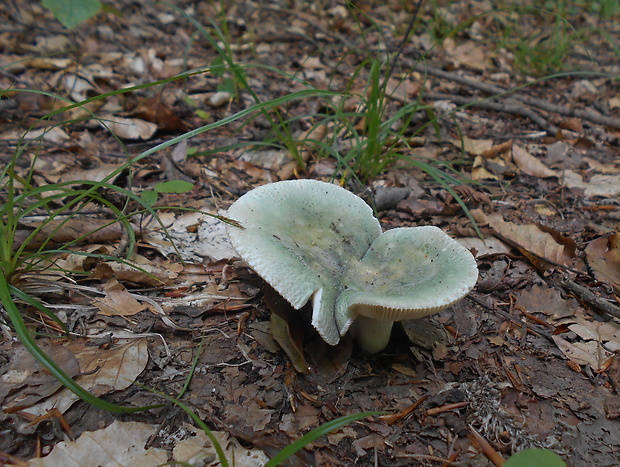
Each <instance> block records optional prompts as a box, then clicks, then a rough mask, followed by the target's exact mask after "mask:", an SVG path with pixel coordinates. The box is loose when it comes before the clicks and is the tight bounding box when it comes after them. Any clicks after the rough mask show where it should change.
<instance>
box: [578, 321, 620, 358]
mask: <svg viewBox="0 0 620 467" xmlns="http://www.w3.org/2000/svg"><path fill="white" fill-rule="evenodd" d="M575 319H576V321H577V322H576V323H574V324H570V325H569V326H568V328H569V329H570V330H571V331H573V332H574V333H575V334H577V335H578V336H579V337H581V338H582V339H583V340H585V341H589V340H591V341H596V342H599V343H601V345H602V346H603V347H604V348H605V349H606V350H608V351H610V352H618V351H620V324H618V323H617V322H615V321H608V322H604V323H603V322H600V321H588V320H587V319H585V318H584V317H583V316H582V315H577V316H575Z"/></svg>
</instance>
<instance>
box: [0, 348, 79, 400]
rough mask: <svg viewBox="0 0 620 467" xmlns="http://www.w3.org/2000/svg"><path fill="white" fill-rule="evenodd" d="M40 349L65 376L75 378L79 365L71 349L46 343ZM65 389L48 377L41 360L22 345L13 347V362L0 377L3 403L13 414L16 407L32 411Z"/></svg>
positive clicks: (0, 393)
mask: <svg viewBox="0 0 620 467" xmlns="http://www.w3.org/2000/svg"><path fill="white" fill-rule="evenodd" d="M38 345H39V347H40V348H41V350H43V351H44V352H45V353H46V354H47V355H48V356H49V357H50V358H51V359H52V360H53V361H54V362H55V363H56V364H57V365H58V366H59V367H60V368H62V369H63V371H64V372H65V373H67V374H68V375H69V376H75V375H77V374H78V373H79V372H80V365H79V363H78V361H77V359H76V358H75V356H74V355H73V353H72V352H71V350H69V349H68V348H66V347H65V346H62V345H59V344H56V343H54V342H52V341H50V340H47V339H41V340H39V341H38ZM61 387H62V383H61V382H60V381H58V379H57V378H56V377H55V376H54V375H52V374H51V373H49V372H48V371H47V370H46V369H45V368H44V367H43V365H42V364H41V363H39V361H38V360H36V359H35V358H34V357H33V356H32V354H31V353H30V352H28V350H27V349H26V347H24V346H23V345H22V344H20V343H15V344H14V345H13V346H12V352H11V361H10V364H9V366H8V368H7V370H6V372H5V373H4V374H3V375H2V376H1V377H0V401H1V400H2V399H3V398H4V397H5V396H7V394H11V395H10V397H9V398H7V399H6V400H4V402H3V408H4V410H5V411H11V408H13V407H30V406H32V405H34V404H36V403H37V402H39V401H40V400H42V399H45V398H46V397H48V396H51V395H52V394H54V393H55V392H56V391H58V390H59V389H60V388H61Z"/></svg>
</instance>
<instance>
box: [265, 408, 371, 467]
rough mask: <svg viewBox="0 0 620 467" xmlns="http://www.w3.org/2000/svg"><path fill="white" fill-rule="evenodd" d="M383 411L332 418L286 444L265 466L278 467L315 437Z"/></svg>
mask: <svg viewBox="0 0 620 467" xmlns="http://www.w3.org/2000/svg"><path fill="white" fill-rule="evenodd" d="M382 413H383V412H361V413H354V414H351V415H345V416H344V417H340V418H337V419H335V420H332V421H331V422H327V423H325V424H324V425H321V426H319V427H317V428H315V429H314V430H312V431H310V432H308V433H306V434H305V435H303V436H302V437H301V438H299V439H298V440H296V441H294V442H293V443H291V444H289V445H288V446H286V447H285V448H284V449H282V450H281V451H280V452H278V453H277V454H276V455H275V456H273V457H272V458H271V459H270V460H269V462H267V463H266V464H265V465H264V467H276V466H278V465H280V464H281V463H282V462H284V461H285V460H286V459H288V458H289V457H290V456H292V455H293V454H295V453H296V452H297V451H299V450H301V449H303V448H304V447H305V446H307V445H308V444H309V443H311V442H312V441H314V440H315V439H318V438H320V437H321V436H323V435H326V434H327V433H329V432H330V431H333V430H336V429H338V428H340V427H341V426H344V425H348V424H349V423H353V422H356V421H357V420H361V419H362V418H366V417H371V416H373V415H380V414H382Z"/></svg>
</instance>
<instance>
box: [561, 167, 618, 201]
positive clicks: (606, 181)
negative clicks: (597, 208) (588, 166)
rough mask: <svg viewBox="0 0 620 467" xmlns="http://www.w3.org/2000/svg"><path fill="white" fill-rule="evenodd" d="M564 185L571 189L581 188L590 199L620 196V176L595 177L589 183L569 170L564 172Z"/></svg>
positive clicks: (598, 175) (599, 175)
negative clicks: (593, 197)
mask: <svg viewBox="0 0 620 467" xmlns="http://www.w3.org/2000/svg"><path fill="white" fill-rule="evenodd" d="M562 183H563V184H564V185H565V186H567V187H569V188H580V189H582V190H583V191H584V194H585V195H586V196H588V197H591V196H603V197H612V196H618V195H620V175H601V174H597V175H594V176H593V177H592V178H591V179H590V181H589V182H584V181H583V177H582V176H581V175H579V174H578V173H577V172H574V171H572V170H567V171H566V172H564V178H563V180H562Z"/></svg>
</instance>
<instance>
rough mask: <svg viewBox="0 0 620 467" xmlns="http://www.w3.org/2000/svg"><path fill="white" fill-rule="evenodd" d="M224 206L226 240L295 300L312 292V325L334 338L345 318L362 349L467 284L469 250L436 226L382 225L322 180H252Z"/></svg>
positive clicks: (449, 300)
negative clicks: (256, 183) (253, 185)
mask: <svg viewBox="0 0 620 467" xmlns="http://www.w3.org/2000/svg"><path fill="white" fill-rule="evenodd" d="M228 216H229V217H230V218H231V219H233V220H235V221H237V222H238V223H239V224H240V225H241V226H242V228H239V227H235V226H233V225H228V226H227V229H228V234H229V237H230V240H231V242H232V244H233V246H234V248H235V249H236V250H237V253H238V254H239V255H240V256H241V258H243V259H244V260H245V261H246V262H247V263H248V264H249V265H250V266H251V267H252V269H254V271H255V272H256V273H258V274H259V275H260V276H261V277H262V278H263V279H264V280H265V281H266V282H268V283H269V284H270V285H271V286H272V287H273V288H274V289H275V290H276V291H277V292H278V293H280V295H282V296H283V297H284V298H285V299H286V300H288V301H289V302H290V304H291V305H292V306H293V307H294V308H295V309H300V308H301V307H302V306H304V305H305V304H306V303H307V302H308V300H312V308H313V311H312V325H313V326H314V327H315V328H316V330H317V331H318V333H319V334H320V335H321V337H322V338H323V340H324V341H325V342H327V343H328V344H330V345H336V344H337V343H338V342H339V341H340V338H341V337H342V336H344V334H345V333H346V332H347V331H348V330H349V328H351V331H352V332H353V334H354V336H355V337H356V339H357V341H358V343H359V344H360V346H361V347H362V348H363V349H364V350H365V351H366V352H368V353H377V352H380V351H381V350H383V349H384V348H385V346H386V345H387V344H388V341H389V339H390V334H391V330H392V324H393V322H394V321H400V320H404V319H416V318H421V317H423V316H426V315H429V314H432V313H435V312H438V311H441V310H443V309H444V308H447V307H448V306H450V305H452V304H453V303H454V302H456V301H457V300H459V299H461V298H463V297H464V296H465V295H466V294H467V293H468V292H469V291H470V290H471V289H472V288H473V287H474V285H475V284H476V280H477V278H478V269H477V267H476V261H475V259H474V257H473V256H472V254H471V253H470V252H469V251H468V250H467V249H466V248H465V247H463V246H461V245H460V244H459V243H457V242H456V241H455V240H453V239H452V238H450V237H449V236H448V235H446V234H445V233H444V232H443V231H442V230H440V229H439V228H437V227H432V226H425V227H408V228H396V229H392V230H388V231H386V232H383V233H382V232H381V226H380V224H379V221H378V220H377V219H376V218H375V217H374V216H373V212H372V209H371V208H370V207H369V206H368V205H367V204H366V203H365V202H364V201H363V200H362V199H361V198H359V197H358V196H356V195H354V194H353V193H351V192H349V191H347V190H345V189H344V188H341V187H339V186H337V185H333V184H331V183H325V182H320V181H317V180H292V181H283V182H276V183H271V184H268V185H263V186H261V187H258V188H256V189H254V190H252V191H250V192H248V193H246V194H245V195H243V196H242V197H241V198H239V199H238V200H237V201H236V202H235V203H234V204H233V205H232V206H231V207H230V208H229V210H228Z"/></svg>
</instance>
